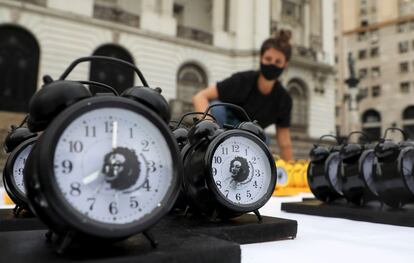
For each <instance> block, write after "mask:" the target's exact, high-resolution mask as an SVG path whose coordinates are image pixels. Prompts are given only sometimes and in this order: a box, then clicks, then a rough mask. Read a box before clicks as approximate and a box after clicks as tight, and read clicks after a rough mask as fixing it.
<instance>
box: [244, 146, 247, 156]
mask: <svg viewBox="0 0 414 263" xmlns="http://www.w3.org/2000/svg"><path fill="white" fill-rule="evenodd" d="M244 154H245V155H246V156H247V148H246V149H244Z"/></svg>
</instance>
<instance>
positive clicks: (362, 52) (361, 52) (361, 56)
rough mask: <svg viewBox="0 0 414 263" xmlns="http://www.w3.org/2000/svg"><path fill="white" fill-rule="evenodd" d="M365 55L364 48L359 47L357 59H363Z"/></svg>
mask: <svg viewBox="0 0 414 263" xmlns="http://www.w3.org/2000/svg"><path fill="white" fill-rule="evenodd" d="M366 57H367V51H366V50H365V49H361V50H360V51H359V52H358V58H359V59H365V58H366Z"/></svg>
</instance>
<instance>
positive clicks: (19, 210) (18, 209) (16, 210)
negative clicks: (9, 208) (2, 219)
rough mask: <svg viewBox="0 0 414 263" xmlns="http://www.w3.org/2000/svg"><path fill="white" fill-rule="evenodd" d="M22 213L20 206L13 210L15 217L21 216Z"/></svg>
mask: <svg viewBox="0 0 414 263" xmlns="http://www.w3.org/2000/svg"><path fill="white" fill-rule="evenodd" d="M21 211H22V208H21V207H20V206H18V205H16V206H15V207H14V209H13V214H14V215H15V216H18V215H19V214H20V212H21Z"/></svg>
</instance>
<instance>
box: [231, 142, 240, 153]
mask: <svg viewBox="0 0 414 263" xmlns="http://www.w3.org/2000/svg"><path fill="white" fill-rule="evenodd" d="M239 148H240V147H239V146H238V145H237V144H235V145H232V146H231V149H232V151H233V152H234V153H238V152H239Z"/></svg>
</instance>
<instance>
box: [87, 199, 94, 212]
mask: <svg viewBox="0 0 414 263" xmlns="http://www.w3.org/2000/svg"><path fill="white" fill-rule="evenodd" d="M86 201H87V202H91V205H90V206H89V210H90V211H92V210H93V206H94V205H95V202H96V198H94V197H90V198H88V199H86Z"/></svg>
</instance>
